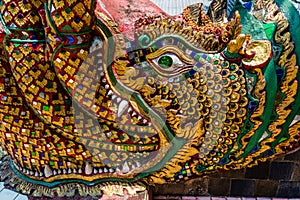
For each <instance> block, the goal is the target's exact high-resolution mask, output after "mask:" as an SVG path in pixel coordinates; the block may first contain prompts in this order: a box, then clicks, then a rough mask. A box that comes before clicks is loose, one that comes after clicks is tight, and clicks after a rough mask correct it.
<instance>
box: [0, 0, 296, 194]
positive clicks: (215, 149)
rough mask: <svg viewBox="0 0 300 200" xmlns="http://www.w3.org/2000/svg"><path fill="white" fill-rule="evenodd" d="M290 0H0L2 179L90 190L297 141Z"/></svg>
mask: <svg viewBox="0 0 300 200" xmlns="http://www.w3.org/2000/svg"><path fill="white" fill-rule="evenodd" d="M206 3H207V2H206ZM298 5H299V2H297V1H289V0H281V1H280V0H243V1H242V0H236V1H235V0H228V1H226V0H212V1H211V3H210V5H209V6H208V7H207V6H204V4H202V3H201V2H200V3H198V4H194V5H190V6H188V7H187V8H185V9H184V10H183V12H182V14H180V15H176V16H170V15H168V14H166V13H165V12H164V11H162V10H161V9H160V8H158V7H157V6H155V5H154V4H153V3H151V2H150V1H148V0H136V1H134V3H133V2H131V1H129V0H122V1H119V0H102V1H100V0H99V1H94V0H83V1H79V0H48V1H47V0H22V1H12V0H0V12H1V22H2V26H3V32H2V34H1V40H2V43H1V48H0V50H1V55H0V60H1V62H0V64H1V67H0V120H1V125H0V143H1V145H2V146H3V149H5V151H6V152H7V153H8V155H9V156H10V159H9V160H6V162H5V163H8V166H6V167H5V166H4V167H2V169H3V170H4V171H5V173H6V174H7V175H6V176H4V177H2V179H5V180H8V181H10V182H13V181H12V180H15V181H16V180H18V181H16V182H15V183H14V186H13V187H15V188H16V190H18V191H19V192H23V193H26V194H30V195H33V196H43V195H44V196H53V195H54V193H55V194H57V195H58V196H65V195H67V196H72V195H74V194H75V191H79V193H80V195H88V194H89V195H101V191H102V190H105V188H110V185H114V184H115V185H117V186H116V187H118V186H124V187H127V188H129V190H133V189H132V188H133V187H132V186H133V185H134V184H136V185H135V190H143V188H144V187H143V186H144V184H164V183H169V182H176V181H181V180H187V179H191V178H194V177H197V176H202V175H205V174H208V173H212V172H215V171H218V170H235V169H241V168H245V167H251V166H254V165H257V164H258V161H266V160H269V159H272V158H274V157H276V156H278V155H280V154H285V153H288V152H291V151H294V150H296V149H298V148H299V142H298V140H299V137H300V135H299V130H300V121H299V115H300V113H299V111H300V110H299V107H300V103H299V101H300V92H298V89H299V87H300V86H299V84H298V80H299V79H300V75H299V73H298V65H299V62H300V58H299V56H300V41H299V36H298V33H299V32H300V22H299V20H298V19H299V9H298ZM297 9H298V10H297ZM9 171H10V172H9ZM3 174H4V173H3ZM130 188H131V189H130ZM137 188H138V189H137ZM106 190H107V191H110V190H113V189H106ZM28 191H29V192H28ZM32 191H34V192H32ZM135 192H136V191H135Z"/></svg>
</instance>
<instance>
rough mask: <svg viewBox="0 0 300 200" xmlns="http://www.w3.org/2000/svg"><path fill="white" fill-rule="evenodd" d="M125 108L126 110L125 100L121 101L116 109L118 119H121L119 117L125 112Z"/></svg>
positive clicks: (126, 103) (126, 102)
mask: <svg viewBox="0 0 300 200" xmlns="http://www.w3.org/2000/svg"><path fill="white" fill-rule="evenodd" d="M127 108H128V101H126V100H123V101H121V103H120V104H119V107H118V117H121V115H122V114H123V113H124V112H125V110H126V109H127Z"/></svg>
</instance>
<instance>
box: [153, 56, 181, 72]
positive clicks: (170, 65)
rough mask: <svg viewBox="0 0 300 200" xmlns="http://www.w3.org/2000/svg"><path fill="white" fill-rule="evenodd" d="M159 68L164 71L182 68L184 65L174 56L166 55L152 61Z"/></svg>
mask: <svg viewBox="0 0 300 200" xmlns="http://www.w3.org/2000/svg"><path fill="white" fill-rule="evenodd" d="M153 61H154V63H156V64H157V65H158V66H159V67H161V68H162V69H165V70H171V69H176V68H178V67H183V66H185V65H186V64H184V63H183V62H182V61H181V60H180V59H179V58H178V57H177V55H175V54H172V53H167V54H163V55H161V56H159V57H158V58H156V59H154V60H153Z"/></svg>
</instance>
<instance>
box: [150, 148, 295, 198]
mask: <svg viewBox="0 0 300 200" xmlns="http://www.w3.org/2000/svg"><path fill="white" fill-rule="evenodd" d="M207 195H210V196H233V197H241V196H243V197H245V196H246V197H284V198H300V151H297V152H295V153H292V154H289V155H285V156H283V157H281V158H278V159H276V160H273V161H271V162H266V163H260V164H259V165H258V166H256V167H253V168H247V169H242V170H237V171H226V172H219V173H214V174H211V175H209V176H206V177H203V178H198V179H194V180H189V181H186V182H184V183H182V182H180V183H177V184H171V185H163V186H160V185H158V186H157V187H156V188H154V190H153V196H154V199H157V200H158V199H178V198H179V197H181V196H207Z"/></svg>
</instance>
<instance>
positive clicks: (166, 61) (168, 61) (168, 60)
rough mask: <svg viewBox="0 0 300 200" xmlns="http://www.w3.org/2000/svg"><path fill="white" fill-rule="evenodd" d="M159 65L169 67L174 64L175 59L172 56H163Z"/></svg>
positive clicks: (159, 60)
mask: <svg viewBox="0 0 300 200" xmlns="http://www.w3.org/2000/svg"><path fill="white" fill-rule="evenodd" d="M158 65H159V66H160V67H161V68H164V69H166V68H169V67H171V66H172V65H173V59H172V58H171V56H161V57H160V58H159V59H158Z"/></svg>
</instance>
